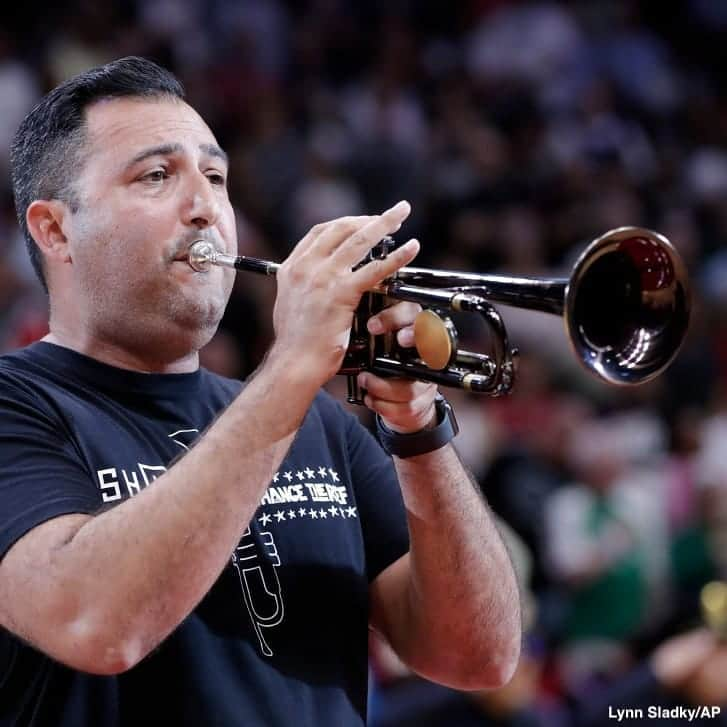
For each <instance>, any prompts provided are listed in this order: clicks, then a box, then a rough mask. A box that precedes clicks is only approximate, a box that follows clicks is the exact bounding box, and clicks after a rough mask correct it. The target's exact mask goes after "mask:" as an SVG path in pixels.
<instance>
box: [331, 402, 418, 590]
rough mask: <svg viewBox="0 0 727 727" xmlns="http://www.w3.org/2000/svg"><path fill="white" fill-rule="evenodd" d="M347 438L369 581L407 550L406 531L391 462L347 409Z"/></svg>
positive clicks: (398, 489) (345, 414)
mask: <svg viewBox="0 0 727 727" xmlns="http://www.w3.org/2000/svg"><path fill="white" fill-rule="evenodd" d="M343 411H344V416H345V417H346V420H345V424H346V439H347V446H348V454H349V458H350V462H351V474H352V476H353V482H354V487H355V491H356V502H357V507H358V510H359V515H360V521H361V528H362V531H363V537H364V547H365V550H366V570H367V575H368V579H369V582H371V581H372V580H374V578H376V576H377V575H378V574H379V573H381V571H382V570H384V569H385V568H386V567H387V566H389V565H391V563H393V562H394V561H395V560H398V559H399V558H400V557H401V556H402V555H404V554H405V553H406V552H408V550H409V531H408V529H407V524H406V512H405V509H404V503H403V501H402V498H401V489H400V488H399V480H398V478H397V476H396V470H395V469H394V463H393V462H392V460H391V457H389V455H388V454H386V452H384V450H383V449H382V448H381V445H380V444H379V443H378V441H377V440H376V439H375V438H374V436H373V435H372V434H371V433H370V432H369V431H368V429H366V427H364V426H363V425H362V424H361V423H360V422H359V420H358V419H357V418H356V417H355V416H354V415H353V414H350V413H349V412H346V411H345V410H343Z"/></svg>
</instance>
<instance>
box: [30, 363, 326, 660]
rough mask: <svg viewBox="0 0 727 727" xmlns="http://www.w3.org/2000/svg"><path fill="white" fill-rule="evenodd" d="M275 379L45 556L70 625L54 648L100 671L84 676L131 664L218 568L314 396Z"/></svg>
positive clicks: (266, 375) (262, 375)
mask: <svg viewBox="0 0 727 727" xmlns="http://www.w3.org/2000/svg"><path fill="white" fill-rule="evenodd" d="M289 374H290V372H289V370H288V371H286V375H287V380H288V382H290V376H289ZM284 381H285V376H283V371H278V370H277V369H276V364H275V363H274V362H269V363H268V365H266V366H264V367H263V368H262V369H261V370H260V372H259V373H258V375H257V376H255V377H254V378H253V379H252V380H251V381H250V383H249V384H248V385H247V387H246V388H245V389H244V391H243V392H242V393H241V394H240V395H239V397H238V398H237V399H236V400H235V401H234V402H233V403H232V404H231V405H230V406H229V407H228V409H227V410H226V411H225V412H224V414H222V415H221V416H220V417H219V419H218V420H217V421H216V422H215V423H214V425H213V426H212V427H210V429H209V430H208V431H207V432H206V433H205V434H204V435H203V436H202V437H201V439H200V441H199V442H198V443H197V444H196V445H195V446H194V447H193V448H192V449H191V450H190V451H189V452H188V453H187V454H186V455H185V456H184V458H183V459H181V460H180V461H178V462H177V463H176V464H175V465H173V466H172V467H171V468H170V469H169V470H168V471H167V472H166V473H165V474H164V475H163V476H161V477H160V478H158V479H157V480H156V481H155V483H154V486H153V487H151V488H149V489H147V490H145V491H143V492H142V493H141V494H139V495H138V496H137V497H135V498H132V499H130V500H127V501H126V502H124V503H122V504H121V505H119V506H117V507H115V508H113V509H111V510H109V511H106V512H104V513H102V514H99V515H98V516H95V517H93V518H91V519H89V520H87V521H86V522H85V523H84V524H83V525H82V526H81V527H80V528H79V529H78V530H77V531H76V532H75V534H73V537H72V538H70V539H69V540H68V542H67V543H65V544H64V545H63V546H62V547H59V548H57V549H55V550H54V551H53V553H52V555H51V560H52V562H51V563H50V571H49V572H51V573H54V574H55V579H54V585H55V587H56V593H57V594H58V596H57V598H56V599H55V601H54V603H55V606H56V607H57V608H60V610H61V611H62V612H63V614H64V617H65V619H66V620H65V621H63V623H64V625H69V624H70V626H69V628H68V629H67V633H66V641H65V643H64V644H63V647H64V648H67V647H68V645H69V640H68V635H69V634H70V640H71V641H76V642H77V643H78V645H79V653H84V650H85V651H86V652H87V653H90V654H91V657H90V659H91V660H92V661H99V662H100V663H99V664H98V667H96V666H95V665H94V664H92V665H91V667H93V670H96V669H98V670H103V671H106V670H107V669H108V670H109V671H114V670H118V669H124V668H127V667H128V666H131V665H133V664H134V663H135V662H136V661H138V660H139V659H140V658H142V657H143V656H144V655H145V654H147V653H148V652H149V651H150V650H151V649H153V648H154V647H155V646H156V645H157V644H158V643H159V642H160V641H161V640H162V639H163V638H164V637H165V636H166V635H167V634H168V633H169V632H170V631H171V630H172V629H174V628H175V627H176V626H177V624H179V622H180V621H181V620H182V619H184V618H185V617H186V616H187V614H189V613H190V611H191V610H192V609H193V608H194V607H195V605H196V604H197V603H198V602H199V600H200V599H201V598H202V597H203V596H204V594H205V593H206V592H207V591H208V590H209V588H210V587H211V586H212V584H213V583H214V581H215V580H216V579H217V577H218V576H219V574H220V572H221V571H222V569H223V568H224V566H225V564H226V563H227V562H229V558H230V555H231V553H232V551H233V550H234V547H235V544H236V543H237V542H238V540H239V538H240V536H241V534H242V533H243V531H244V529H245V528H246V527H247V525H248V523H249V521H250V519H251V517H252V516H253V514H254V512H255V510H256V508H257V507H258V504H259V501H260V499H261V497H262V496H263V494H264V492H265V489H266V487H267V485H268V484H269V482H270V479H271V477H272V475H273V473H274V472H275V470H276V469H277V468H278V466H279V464H280V462H281V460H282V459H283V457H284V456H285V454H286V452H287V450H288V448H289V446H290V443H291V441H292V438H293V436H294V434H295V432H296V430H297V429H298V427H299V425H300V423H301V421H302V419H303V417H304V416H305V413H306V411H307V409H308V407H309V405H310V402H311V400H312V397H313V396H314V393H315V392H314V391H310V392H306V391H305V389H303V391H302V392H301V388H302V387H299V388H298V390H297V391H295V390H294V386H295V382H290V383H289V384H285V383H283V382H284ZM70 584H72V587H71V586H70ZM39 596H40V594H39ZM42 601H43V599H42V598H39V602H42ZM39 615H40V614H39ZM90 642H96V643H95V645H94V646H92V647H91V648H89V643H90Z"/></svg>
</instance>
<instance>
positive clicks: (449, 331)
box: [188, 227, 690, 404]
mask: <svg viewBox="0 0 727 727" xmlns="http://www.w3.org/2000/svg"><path fill="white" fill-rule="evenodd" d="M395 244H396V243H395V242H394V241H393V240H392V238H390V237H385V238H384V239H383V240H381V241H380V242H379V243H378V244H377V245H376V246H375V247H374V248H373V249H372V250H371V251H370V252H369V254H368V255H367V257H366V258H365V259H364V260H363V261H362V262H361V263H360V264H361V265H365V264H366V263H368V262H370V261H372V260H374V259H381V258H385V257H386V255H387V254H388V253H389V252H390V251H391V250H392V249H393V247H394V246H395ZM188 262H189V265H190V266H191V267H192V268H193V269H194V270H196V271H198V272H207V271H208V270H209V269H210V268H211V266H213V265H222V266H225V267H231V268H235V269H236V270H247V271H250V272H254V273H260V274H263V275H268V276H274V275H275V273H276V271H277V269H278V267H279V265H278V264H277V263H273V262H269V261H266V260H260V259H258V258H253V257H248V256H245V255H240V256H233V255H226V254H224V253H221V252H219V251H217V250H216V248H215V247H214V245H212V244H211V243H210V242H208V241H206V240H196V241H194V242H193V243H192V244H191V245H190V248H189V257H188ZM387 299H395V300H407V301H413V302H415V303H419V304H420V305H421V306H422V308H423V310H422V311H421V312H420V313H419V315H418V316H417V318H416V320H415V323H414V339H415V345H414V347H413V349H405V348H402V347H400V346H398V345H397V343H396V340H395V337H394V336H392V335H373V334H370V333H369V332H368V331H367V328H366V322H367V321H368V319H369V318H370V317H371V316H372V315H375V314H376V313H377V312H379V311H380V310H381V309H382V308H383V307H385V305H386V304H387ZM493 302H494V303H500V304H503V305H507V306H513V307H518V308H525V309H528V310H533V311H540V312H544V313H551V314H554V315H560V316H562V317H563V320H564V324H565V329H566V334H567V338H568V341H569V343H570V346H571V348H572V350H573V353H574V354H575V356H576V358H577V359H578V361H579V362H580V363H581V364H582V366H584V367H585V369H586V370H587V371H589V372H590V373H592V374H593V375H595V376H597V377H599V378H600V379H602V380H604V381H606V382H608V383H611V384H616V385H623V386H628V385H636V384H641V383H644V382H646V381H649V380H651V379H653V378H654V377H656V376H658V375H659V374H660V373H661V372H662V371H664V369H666V368H667V367H668V366H669V364H670V363H671V362H672V360H673V359H674V357H675V356H676V354H677V352H678V351H679V348H680V346H681V344H682V341H683V340H684V337H685V334H686V330H687V326H688V323H689V310H690V298H689V285H688V277H687V273H686V268H685V265H684V263H683V261H682V259H681V257H680V256H679V254H678V253H677V251H676V250H675V248H674V246H673V245H672V244H671V243H670V242H669V241H668V240H667V239H666V238H665V237H664V236H663V235H660V234H659V233H657V232H654V231H652V230H647V229H645V228H641V227H619V228H617V229H614V230H610V231H609V232H606V233H605V234H604V235H602V236H601V237H598V238H597V239H595V240H593V241H592V242H591V243H590V244H589V245H588V246H587V247H586V249H585V250H584V251H583V252H582V253H581V255H580V257H579V258H578V259H577V261H576V263H575V265H574V267H573V269H572V271H571V275H570V276H569V277H568V278H529V277H511V276H507V275H486V274H485V275H483V274H476V273H466V272H455V271H449V270H430V269H427V268H416V267H403V268H401V269H399V270H398V271H397V273H396V274H395V275H393V276H392V277H390V278H387V279H385V280H383V281H382V282H381V283H380V284H379V285H378V286H376V287H375V288H374V289H372V290H371V291H369V292H367V293H365V294H364V296H363V297H362V299H361V302H360V303H359V306H358V308H357V309H356V311H355V313H354V316H353V322H352V327H351V338H350V342H349V346H348V349H347V351H346V354H345V357H344V360H343V365H342V367H341V369H340V370H339V372H338V373H339V374H343V375H345V376H347V377H348V401H349V402H351V403H353V404H362V403H363V392H362V391H361V389H360V388H359V386H358V384H357V374H358V373H360V372H361V371H372V372H373V373H375V374H379V375H384V376H392V375H393V376H401V377H405V378H410V379H420V380H423V381H433V382H435V383H437V384H440V385H443V386H452V387H457V388H461V389H466V390H468V391H472V392H479V393H483V394H486V395H489V396H501V395H503V394H507V393H508V392H509V391H510V390H511V389H512V386H513V384H514V381H515V374H516V364H517V356H518V351H517V349H515V348H510V344H509V342H508V335H507V330H506V328H505V324H504V322H503V320H502V317H501V315H500V313H499V312H498V311H497V309H496V308H495V307H494V305H493ZM450 311H455V312H469V313H474V314H476V315H479V316H480V318H481V319H482V320H483V321H484V323H485V325H486V326H487V328H489V330H490V332H491V333H492V334H493V335H492V336H491V339H492V349H493V350H492V351H491V352H490V353H478V352H474V351H466V350H460V349H458V343H457V339H458V333H457V329H456V327H455V325H454V323H453V322H452V319H451V318H450V316H449V315H448V314H447V313H448V312H450Z"/></svg>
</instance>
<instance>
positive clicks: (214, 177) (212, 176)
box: [207, 172, 227, 187]
mask: <svg viewBox="0 0 727 727" xmlns="http://www.w3.org/2000/svg"><path fill="white" fill-rule="evenodd" d="M207 179H209V180H210V182H212V184H216V185H219V186H221V187H224V186H225V184H226V183H227V180H226V179H225V175H224V174H220V173H219V172H209V173H208V174H207Z"/></svg>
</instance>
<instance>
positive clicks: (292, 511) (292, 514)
mask: <svg viewBox="0 0 727 727" xmlns="http://www.w3.org/2000/svg"><path fill="white" fill-rule="evenodd" d="M296 517H298V515H297V514H296V512H295V510H288V520H292V519H293V518H296Z"/></svg>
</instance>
